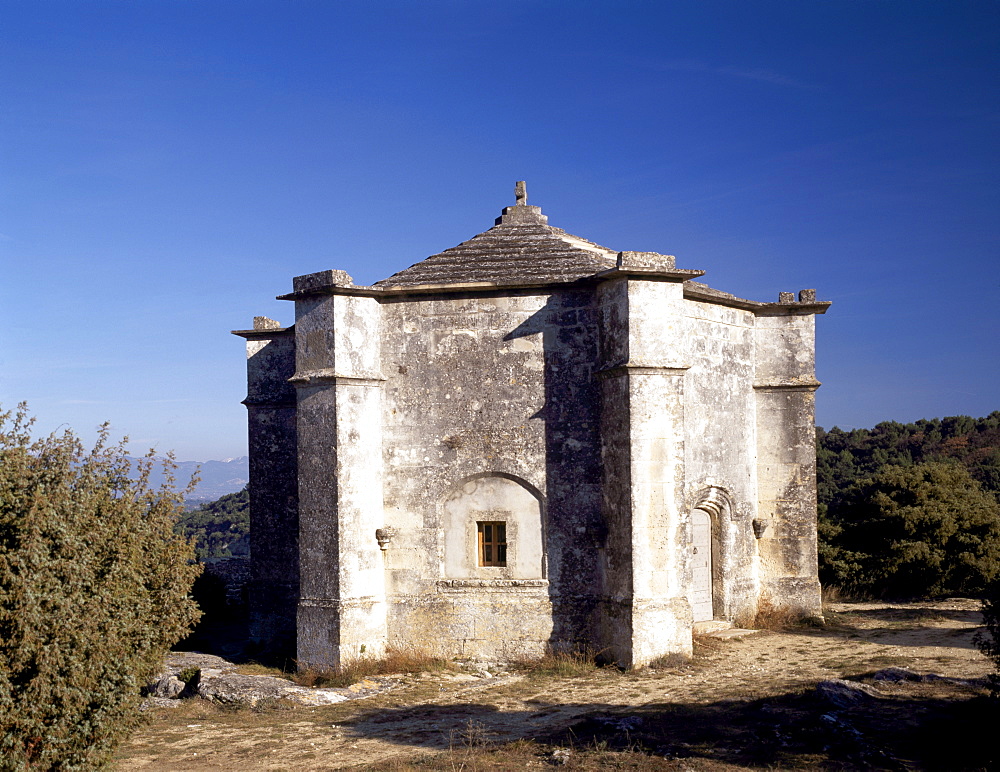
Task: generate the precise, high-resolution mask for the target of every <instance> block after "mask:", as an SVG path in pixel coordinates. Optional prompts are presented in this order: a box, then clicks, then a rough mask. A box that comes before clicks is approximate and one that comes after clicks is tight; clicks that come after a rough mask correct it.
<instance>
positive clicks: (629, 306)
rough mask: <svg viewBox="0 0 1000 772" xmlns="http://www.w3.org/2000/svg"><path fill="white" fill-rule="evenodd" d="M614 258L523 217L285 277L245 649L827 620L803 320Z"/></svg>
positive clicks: (491, 648) (259, 480)
mask: <svg viewBox="0 0 1000 772" xmlns="http://www.w3.org/2000/svg"><path fill="white" fill-rule="evenodd" d="M702 273H703V272H702V271H692V270H679V269H677V268H676V266H675V263H674V258H673V257H670V256H667V255H659V254H655V253H649V252H613V251H611V250H608V249H605V248H604V247H600V246H598V245H596V244H592V243H591V242H588V241H586V240H584V239H581V238H578V237H576V236H571V235H570V234H567V233H565V232H564V231H562V230H560V229H558V228H553V227H551V226H549V225H548V223H547V218H546V217H545V216H544V215H542V213H541V210H540V209H539V208H538V207H535V206H529V205H527V203H526V194H525V193H524V190H523V186H519V189H518V203H517V204H516V205H515V206H513V207H508V208H506V209H504V211H503V214H502V216H501V217H500V218H498V220H497V223H496V226H495V227H493V228H491V229H490V230H489V231H486V232H485V233H482V234H480V235H479V236H476V237H474V238H473V239H471V240H469V241H467V242H465V243H463V244H461V245H459V246H458V247H455V248H453V249H450V250H446V251H445V252H442V253H441V254H439V255H434V256H432V257H430V258H427V259H426V260H424V261H422V262H420V263H417V264H416V265H414V266H412V267H410V268H408V269H406V270H404V271H401V272H400V273H397V274H395V275H394V276H392V277H390V278H388V279H385V280H384V281H380V282H378V283H376V284H375V285H374V286H371V287H361V286H355V285H354V284H353V283H352V280H351V277H350V276H348V275H347V274H346V273H344V272H343V271H324V272H322V273H316V274H310V275H307V276H300V277H297V278H296V279H295V280H294V283H293V290H294V291H293V292H292V293H291V294H289V295H284V296H282V297H283V298H284V299H288V300H293V301H294V302H295V308H296V313H295V325H294V327H290V328H287V329H285V328H281V327H279V326H278V325H277V324H276V323H273V322H271V320H268V319H263V318H258V319H255V324H254V329H253V330H245V331H239V332H237V333H236V334H238V335H241V336H243V337H244V338H246V339H247V342H248V343H247V345H248V357H249V359H248V362H249V364H248V368H249V369H248V373H249V396H248V398H247V402H246V404H247V406H248V408H249V413H250V415H249V421H250V453H251V475H252V479H251V484H250V493H251V521H252V535H251V538H252V542H251V557H252V566H253V569H252V582H251V587H250V603H251V613H252V614H253V615H254V623H253V627H252V635H253V636H254V638H255V640H256V641H257V642H258V643H259V644H260V645H263V646H265V647H272V648H275V647H277V648H280V647H282V646H285V645H289V644H288V642H290V641H291V640H292V639H294V640H295V642H296V652H297V653H296V656H297V659H298V662H299V664H300V666H306V665H313V666H330V665H336V664H338V663H340V662H342V661H345V660H348V659H350V658H352V657H357V656H359V655H361V654H377V653H378V652H379V651H381V650H382V649H384V647H385V646H387V645H401V646H415V647H418V648H421V649H426V650H431V651H435V652H439V653H441V654H445V655H449V656H467V657H488V658H495V657H508V656H513V655H520V654H534V653H540V652H542V651H543V650H545V648H546V647H547V646H554V647H557V648H558V647H560V646H572V645H580V644H586V645H589V646H590V647H592V648H594V649H597V650H601V651H604V652H606V653H607V655H609V656H610V657H612V658H613V659H615V660H617V661H618V662H620V663H621V664H623V665H639V664H643V663H646V662H649V661H651V660H652V659H655V658H656V657H658V656H660V655H663V654H668V653H678V652H679V653H689V652H690V651H691V633H692V626H693V623H694V622H696V621H700V620H708V619H713V618H714V619H724V620H738V619H746V618H749V617H751V616H752V615H753V614H754V613H755V611H756V610H757V608H758V604H759V603H760V602H761V600H762V599H766V601H767V602H768V603H770V604H772V605H774V606H777V607H790V608H792V609H794V610H795V611H796V612H798V613H801V614H803V615H818V614H820V613H821V607H820V592H819V583H818V580H817V575H816V492H815V452H814V445H813V442H814V438H813V424H814V411H813V393H814V391H815V389H816V388H817V387H818V385H819V384H818V383H817V381H816V379H815V372H814V316H815V314H818V313H823V312H825V311H826V309H827V307H828V306H829V304H828V303H823V302H817V301H816V299H815V292H814V291H812V290H803V291H802V292H801V293H799V296H798V298H797V299H796V298H795V297H794V296H793V295H791V294H790V293H781V295H780V297H779V302H777V303H758V302H753V301H748V300H742V299H740V298H737V297H734V296H732V295H729V294H726V293H723V292H719V291H717V290H713V289H711V288H709V287H707V286H705V285H703V284H699V283H697V282H695V281H693V279H694V278H696V277H698V276H700V275H701V274H702Z"/></svg>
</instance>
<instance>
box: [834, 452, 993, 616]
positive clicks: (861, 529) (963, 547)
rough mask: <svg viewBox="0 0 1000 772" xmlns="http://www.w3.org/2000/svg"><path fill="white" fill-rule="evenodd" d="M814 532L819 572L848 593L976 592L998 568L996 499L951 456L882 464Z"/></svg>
mask: <svg viewBox="0 0 1000 772" xmlns="http://www.w3.org/2000/svg"><path fill="white" fill-rule="evenodd" d="M820 533H821V537H822V542H821V545H820V564H821V578H822V579H823V581H824V583H829V584H835V585H840V586H841V587H843V588H844V589H845V590H847V591H848V592H852V593H871V594H874V595H879V596H885V597H918V596H929V595H930V596H933V595H942V594H971V595H978V594H980V593H981V592H982V591H983V590H984V589H985V587H986V585H987V584H988V583H989V582H990V581H992V580H993V579H994V578H995V577H996V576H997V575H998V573H1000V504H998V503H997V500H996V499H995V498H994V497H993V496H992V495H990V494H988V493H986V492H984V491H983V490H981V489H980V486H979V483H977V482H976V481H975V480H974V479H973V478H972V477H971V475H970V474H969V472H968V471H967V470H966V469H965V468H963V467H962V466H960V465H958V464H957V463H938V462H935V463H926V464H915V465H913V466H908V467H902V466H884V467H882V469H881V470H880V471H879V472H878V473H877V474H875V475H873V476H872V477H869V478H867V479H864V480H861V481H859V482H857V483H855V484H853V485H852V486H850V487H849V488H848V489H847V490H846V491H844V492H843V494H842V496H841V498H840V500H839V501H837V502H835V503H833V504H831V505H830V507H829V509H828V510H827V512H826V513H824V514H823V515H821V522H820Z"/></svg>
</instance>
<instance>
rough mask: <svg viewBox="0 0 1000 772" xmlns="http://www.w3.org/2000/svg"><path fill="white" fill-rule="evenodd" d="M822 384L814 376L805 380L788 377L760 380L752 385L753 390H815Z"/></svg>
mask: <svg viewBox="0 0 1000 772" xmlns="http://www.w3.org/2000/svg"><path fill="white" fill-rule="evenodd" d="M821 385H822V384H820V382H819V381H817V380H816V379H815V378H813V379H812V380H805V379H800V378H789V379H788V380H777V381H762V382H760V383H755V384H754V385H753V388H754V391H816V389H818V388H819V387H820V386H821Z"/></svg>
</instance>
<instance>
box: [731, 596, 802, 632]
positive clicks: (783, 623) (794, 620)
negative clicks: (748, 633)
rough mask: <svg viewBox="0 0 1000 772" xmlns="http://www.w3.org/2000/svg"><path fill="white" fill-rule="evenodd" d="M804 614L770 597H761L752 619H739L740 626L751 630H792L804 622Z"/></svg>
mask: <svg viewBox="0 0 1000 772" xmlns="http://www.w3.org/2000/svg"><path fill="white" fill-rule="evenodd" d="M803 621H804V620H803V619H802V615H801V614H799V613H797V612H796V611H795V610H794V609H790V608H788V607H787V606H776V605H775V604H774V603H772V602H771V600H769V599H768V598H761V600H760V603H758V604H757V613H756V614H755V615H754V616H753V617H752V618H750V619H747V620H742V619H740V620H737V624H738V625H739V626H740V627H746V628H749V629H751V630H776V631H778V632H781V631H785V630H791V629H792V628H795V627H799V626H800V625H802V623H803Z"/></svg>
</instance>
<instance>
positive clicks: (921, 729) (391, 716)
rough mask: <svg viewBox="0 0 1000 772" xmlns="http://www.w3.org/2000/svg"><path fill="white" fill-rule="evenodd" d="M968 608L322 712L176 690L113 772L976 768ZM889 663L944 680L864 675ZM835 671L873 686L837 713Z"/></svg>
mask: <svg viewBox="0 0 1000 772" xmlns="http://www.w3.org/2000/svg"><path fill="white" fill-rule="evenodd" d="M978 608H979V604H978V602H977V601H973V600H967V599H949V600H943V601H923V602H915V603H897V604H885V603H839V604H832V605H831V606H829V607H828V610H827V620H828V625H827V626H826V627H825V628H797V629H793V630H789V631H782V632H774V631H763V632H760V633H758V634H756V635H753V636H750V637H747V638H744V639H741V640H730V641H719V640H715V639H702V640H701V641H700V642H699V645H698V647H697V648H698V653H697V656H696V658H695V659H694V660H693V661H692V662H691V663H689V664H686V665H683V666H680V667H676V668H667V669H646V670H642V671H638V672H630V673H620V672H618V671H615V670H610V669H605V670H600V669H595V670H592V671H590V672H588V673H586V674H584V675H579V676H574V677H571V678H560V677H554V676H548V675H540V674H536V673H531V672H528V673H511V674H506V675H501V676H498V677H495V678H480V677H477V676H475V675H471V674H469V673H463V672H450V673H442V674H420V675H415V676H401V677H399V678H398V683H397V685H396V686H394V687H393V688H391V689H389V690H386V691H382V692H381V693H378V694H376V695H375V696H371V697H368V698H365V699H357V700H350V701H347V702H342V703H338V704H335V705H330V706H324V707H305V706H294V707H291V706H284V705H279V706H270V707H268V708H266V709H261V710H256V711H255V710H249V709H244V710H239V711H234V710H226V709H224V708H220V707H218V706H215V705H213V704H211V703H208V702H206V701H202V700H188V701H186V704H184V705H183V706H182V707H180V708H174V709H159V710H155V711H153V712H152V715H151V719H150V722H149V723H148V725H147V726H146V727H144V728H143V729H142V730H140V732H138V733H137V734H136V735H135V736H134V737H133V738H132V740H131V741H130V742H129V743H128V744H127V745H126V746H124V747H123V748H122V749H121V751H120V752H119V754H118V757H117V760H116V764H115V769H117V770H121V771H122V772H125V771H126V770H127V771H129V772H131V771H132V770H143V771H144V772H155V771H158V770H171V771H174V770H177V771H183V770H220V771H225V772H235V771H236V770H239V771H240V772H244V771H246V772H248V771H250V770H325V769H342V768H351V767H359V768H377V769H411V768H420V769H424V768H429V769H459V768H461V769H466V770H468V769H483V770H486V769H522V768H523V767H524V766H544V765H548V764H565V765H566V766H567V768H568V769H574V768H575V769H605V768H628V769H690V770H702V769H712V770H723V769H726V770H728V769H752V768H768V769H794V768H817V767H822V768H827V769H977V768H986V765H987V764H988V763H989V759H988V758H987V756H984V755H983V754H984V753H985V751H983V750H982V749H981V748H980V746H979V745H977V742H978V740H976V739H975V737H974V735H975V734H976V732H978V731H979V730H980V729H981V728H982V727H983V726H984V725H986V726H988V725H989V722H993V721H996V714H995V713H994V712H992V708H990V707H988V706H986V702H987V701H986V700H984V698H983V697H982V695H983V694H984V689H983V687H982V683H983V682H982V679H984V678H985V677H986V675H987V674H988V673H989V672H990V671H991V667H990V663H989V662H988V661H987V660H986V659H985V658H984V657H983V656H982V655H981V654H980V653H979V652H978V650H977V649H976V647H975V644H974V641H973V636H974V634H975V632H976V629H977V626H978V625H979V624H980V623H981V616H980V614H979V611H978ZM894 666H895V667H905V668H908V669H910V670H912V671H915V672H917V673H921V674H927V673H933V674H937V675H939V676H943V677H944V678H941V679H934V680H931V681H907V680H904V681H900V682H886V681H872V680H871V676H872V675H873V674H874V673H875V672H877V671H880V670H884V669H885V668H889V667H894ZM866 676H868V680H867V681H866V680H865V677H866ZM843 678H847V679H852V680H855V681H858V682H864V683H867V684H868V685H869V686H868V687H867V688H868V690H869V691H870V692H871V693H872V695H874V696H865V695H861V699H860V701H859V702H857V703H856V704H852V705H849V706H846V707H845V706H838V705H835V704H831V703H830V702H829V701H825V700H824V699H822V698H821V697H820V696H818V695H817V692H816V688H815V687H816V684H817V683H819V682H821V681H825V680H829V679H843ZM984 706H985V707H984ZM994 726H996V725H995V724H994ZM993 731H995V729H994V730H990V732H993ZM967 735H968V736H967ZM959 748H960V750H956V749H959Z"/></svg>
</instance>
